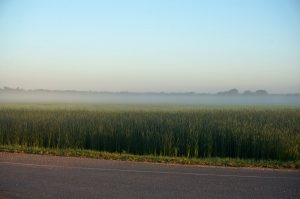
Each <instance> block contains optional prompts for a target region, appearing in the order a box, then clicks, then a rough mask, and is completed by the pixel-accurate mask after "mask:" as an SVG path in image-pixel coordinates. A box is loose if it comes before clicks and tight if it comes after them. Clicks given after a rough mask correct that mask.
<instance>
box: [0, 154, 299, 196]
mask: <svg viewBox="0 0 300 199" xmlns="http://www.w3.org/2000/svg"><path fill="white" fill-rule="evenodd" d="M3 198H9V199H11V198H38V199H40V198H55V199H57V198H120V199H127V198H130V199H132V198H151V199H153V198H172V199H173V198H300V172H299V171H287V170H270V169H268V170H263V169H245V168H223V167H200V166H182V165H166V164H151V163H137V162H126V161H112V160H97V159H89V158H74V157H57V156H46V155H29V154H18V153H0V199H3Z"/></svg>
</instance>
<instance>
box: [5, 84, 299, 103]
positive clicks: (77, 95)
mask: <svg viewBox="0 0 300 199" xmlns="http://www.w3.org/2000/svg"><path fill="white" fill-rule="evenodd" d="M0 102H1V103H93V104H181V105H184V104H187V105H189V104H190V105H273V106H274V105H278V106H298V105H300V95H299V94H268V93H267V92H266V91H264V90H259V91H256V92H250V91H246V92H243V93H239V92H238V91H237V90H236V89H231V90H229V91H225V92H219V93H193V92H189V93H164V92H160V93H155V92H152V93H137V92H96V91H57V90H41V89H40V90H22V89H11V88H4V89H1V90H0Z"/></svg>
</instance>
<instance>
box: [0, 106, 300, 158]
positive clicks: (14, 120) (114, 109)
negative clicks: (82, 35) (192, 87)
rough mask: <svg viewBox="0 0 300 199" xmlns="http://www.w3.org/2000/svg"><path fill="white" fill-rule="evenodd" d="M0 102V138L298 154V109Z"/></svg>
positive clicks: (161, 151)
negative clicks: (30, 104) (98, 105)
mask: <svg viewBox="0 0 300 199" xmlns="http://www.w3.org/2000/svg"><path fill="white" fill-rule="evenodd" d="M133 107H134V106H132V109H131V108H130V107H129V108H124V107H123V108H122V106H120V107H118V106H104V105H103V106H102V107H96V106H95V107H94V106H86V107H85V106H72V107H70V106H69V107H65V106H58V105H51V106H49V105H37V106H35V105H32V106H29V105H27V106H25V105H24V106H23V105H16V106H14V105H1V106H0V145H22V146H28V147H42V148H53V149H68V148H70V149H89V150H95V151H106V152H118V153H129V154H137V155H154V156H171V157H190V158H203V157H229V158H240V159H256V160H299V159H300V109H299V108H284V107H282V108H275V107H266V108H264V107H259V108H255V107H244V108H242V107H240V108H234V107H169V108H168V107H164V106H161V107H159V106H156V107H151V106H140V107H139V106H138V107H135V108H133Z"/></svg>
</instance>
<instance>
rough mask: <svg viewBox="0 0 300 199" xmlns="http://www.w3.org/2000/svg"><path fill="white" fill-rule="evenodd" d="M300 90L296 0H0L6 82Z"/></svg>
mask: <svg viewBox="0 0 300 199" xmlns="http://www.w3.org/2000/svg"><path fill="white" fill-rule="evenodd" d="M4 86H8V87H21V88H25V89H38V88H44V89H59V90H68V89H75V90H96V91H135V92H161V91H164V92H190V91H193V92H217V91H222V90H228V89H230V88H237V89H239V90H241V91H243V90H256V89H266V90H268V91H269V92H272V93H294V92H298V93H300V1H298V0H265V1H262V0H251V1H250V0H247V1H246V0H245V1H244V0H236V1H231V0H227V1H221V0H219V1H218V0H212V1H200V0H198V1H196V0H195V1H192V0H185V1H182V0H181V1H178V0H169V1H168V0H148V1H147V0H126V1H124V0H107V1H104V0H103V1H101V0H99V1H91V0H85V1H76V0H75V1H71V0H69V1H67V0H57V1H56V0H48V1H39V0H35V1H34V0H26V1H21V0H0V87H4Z"/></svg>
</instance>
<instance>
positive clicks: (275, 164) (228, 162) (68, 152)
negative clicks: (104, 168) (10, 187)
mask: <svg viewBox="0 0 300 199" xmlns="http://www.w3.org/2000/svg"><path fill="white" fill-rule="evenodd" d="M0 152H10V153H29V154H39V155H55V156H66V157H84V158H94V159H106V160H121V161H135V162H150V163H166V164H183V165H199V166H201V165H202V166H224V167H250V168H270V169H297V170H298V169H300V160H295V161H278V160H254V159H237V158H218V157H213V158H187V157H168V156H154V155H133V154H128V153H112V152H105V151H93V150H86V149H70V148H69V149H52V148H40V147H28V146H22V145H0Z"/></svg>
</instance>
